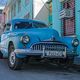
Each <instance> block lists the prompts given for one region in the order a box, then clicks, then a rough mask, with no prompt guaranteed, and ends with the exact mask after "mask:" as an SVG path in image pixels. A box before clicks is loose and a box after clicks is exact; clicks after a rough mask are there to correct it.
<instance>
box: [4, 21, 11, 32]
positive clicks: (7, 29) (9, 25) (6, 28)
mask: <svg viewBox="0 0 80 80" xmlns="http://www.w3.org/2000/svg"><path fill="white" fill-rule="evenodd" d="M10 27H11V24H9V23H8V24H6V25H5V29H4V32H8V31H10Z"/></svg>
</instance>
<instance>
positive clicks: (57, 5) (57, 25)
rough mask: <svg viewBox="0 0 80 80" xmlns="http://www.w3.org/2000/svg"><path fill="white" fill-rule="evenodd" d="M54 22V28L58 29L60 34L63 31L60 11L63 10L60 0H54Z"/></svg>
mask: <svg viewBox="0 0 80 80" xmlns="http://www.w3.org/2000/svg"><path fill="white" fill-rule="evenodd" d="M52 6H53V8H52V24H53V27H52V28H53V29H55V30H57V31H58V32H59V35H61V33H62V31H61V30H62V29H61V20H60V16H59V14H60V11H61V4H60V2H59V0H52Z"/></svg>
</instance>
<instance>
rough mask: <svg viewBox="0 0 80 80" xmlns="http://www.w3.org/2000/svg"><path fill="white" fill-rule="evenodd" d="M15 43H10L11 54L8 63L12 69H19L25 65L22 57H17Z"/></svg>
mask: <svg viewBox="0 0 80 80" xmlns="http://www.w3.org/2000/svg"><path fill="white" fill-rule="evenodd" d="M14 49H15V48H14V45H13V44H10V46H9V55H8V65H9V67H10V68H11V69H12V70H19V69H21V67H22V65H23V61H22V59H19V58H17V57H16V54H15V53H14Z"/></svg>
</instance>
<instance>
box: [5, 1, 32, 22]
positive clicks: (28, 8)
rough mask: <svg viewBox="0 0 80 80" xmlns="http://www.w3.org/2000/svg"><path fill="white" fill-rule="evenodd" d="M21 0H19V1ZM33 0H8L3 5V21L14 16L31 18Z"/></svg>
mask: <svg viewBox="0 0 80 80" xmlns="http://www.w3.org/2000/svg"><path fill="white" fill-rule="evenodd" d="M19 1H21V2H19ZM32 3H33V0H8V3H7V5H6V7H7V8H6V7H5V10H4V12H5V13H6V14H5V17H6V18H5V19H6V20H5V21H6V22H8V21H9V20H11V19H14V18H30V19H32V18H33V12H32V11H33V10H32V6H33V5H32Z"/></svg>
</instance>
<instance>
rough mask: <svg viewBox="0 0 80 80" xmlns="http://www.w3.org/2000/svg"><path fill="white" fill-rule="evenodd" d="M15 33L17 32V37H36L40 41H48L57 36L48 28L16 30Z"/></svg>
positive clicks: (56, 33) (55, 32) (54, 31)
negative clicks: (21, 35)
mask: <svg viewBox="0 0 80 80" xmlns="http://www.w3.org/2000/svg"><path fill="white" fill-rule="evenodd" d="M15 32H17V34H18V35H20V34H23V35H28V36H30V37H33V36H36V37H37V38H39V40H41V41H42V40H47V39H50V38H52V37H55V38H57V37H58V36H59V34H58V32H57V31H56V30H54V29H50V28H32V29H22V30H16V31H15ZM33 38H34V37H33Z"/></svg>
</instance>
